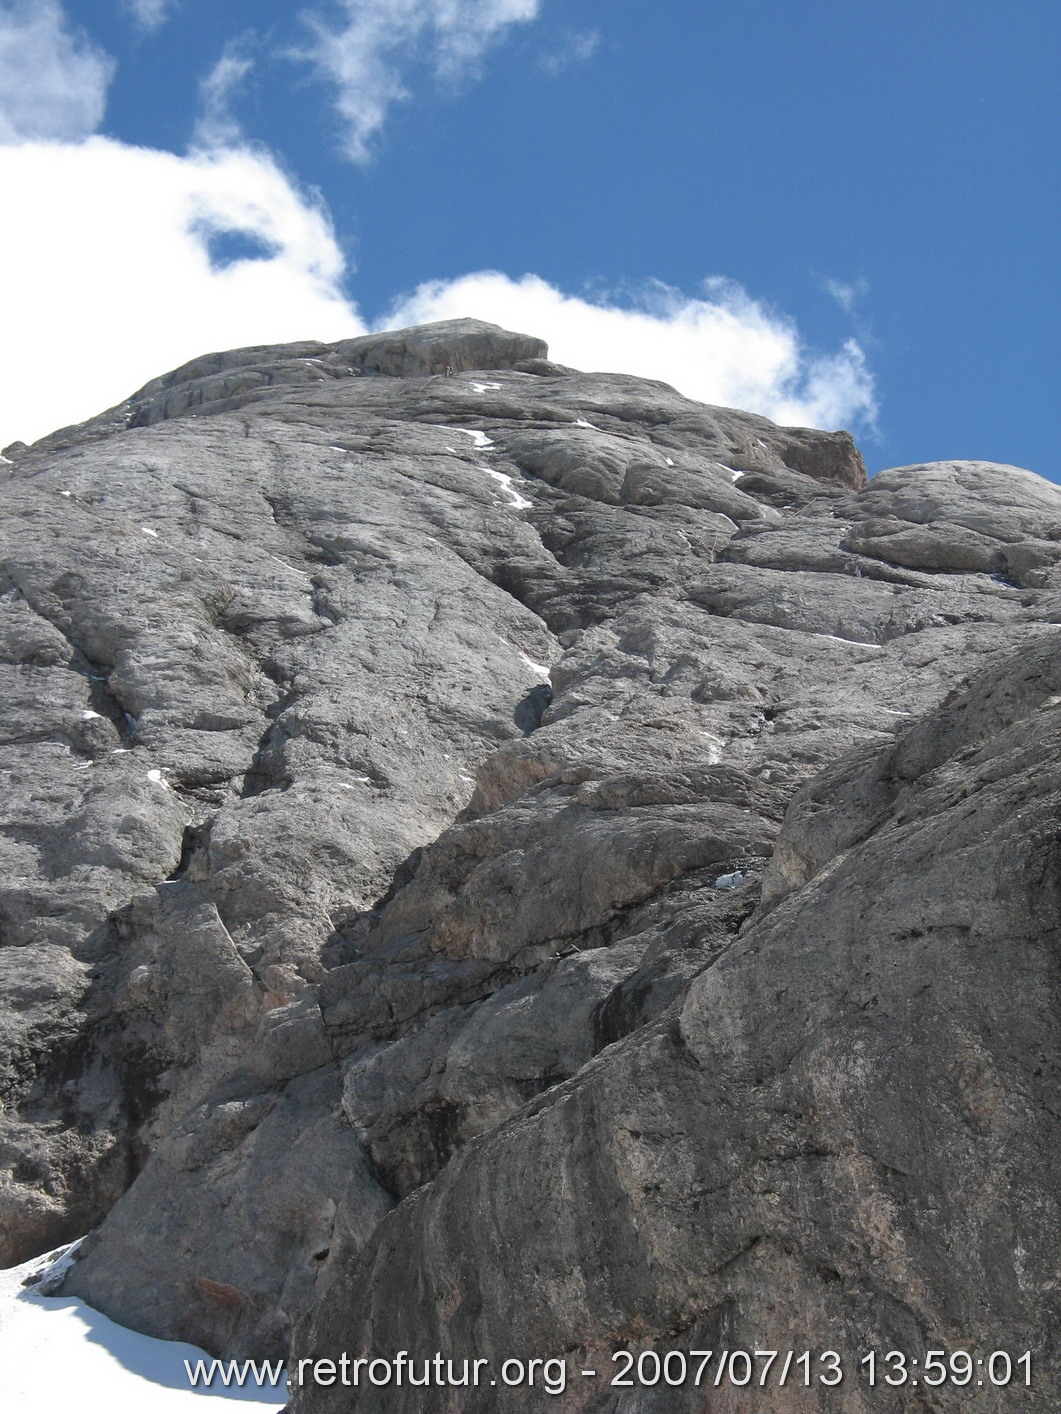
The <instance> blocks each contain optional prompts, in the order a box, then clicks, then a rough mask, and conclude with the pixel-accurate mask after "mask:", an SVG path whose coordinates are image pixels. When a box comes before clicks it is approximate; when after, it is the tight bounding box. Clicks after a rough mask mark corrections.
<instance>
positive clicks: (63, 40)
mask: <svg viewBox="0 0 1061 1414" xmlns="http://www.w3.org/2000/svg"><path fill="white" fill-rule="evenodd" d="M113 73H114V61H113V59H111V58H110V56H109V55H107V54H105V53H104V52H103V51H102V50H101V49H97V48H96V46H95V45H94V44H92V42H91V40H89V39H88V38H87V36H85V35H82V34H79V33H75V32H74V31H73V30H71V29H70V28H68V26H67V23H66V16H65V15H64V13H63V10H62V6H61V5H60V4H59V3H58V0H0V142H3V143H8V142H19V141H21V140H23V139H26V138H46V139H47V138H61V139H72V138H79V137H84V136H86V135H87V134H88V133H91V132H94V131H95V130H96V128H97V127H98V126H99V124H100V123H101V122H102V120H103V113H104V110H105V108H106V104H107V86H108V84H109V83H110V81H111V77H112V75H113Z"/></svg>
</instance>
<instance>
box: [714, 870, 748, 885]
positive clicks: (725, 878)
mask: <svg viewBox="0 0 1061 1414" xmlns="http://www.w3.org/2000/svg"><path fill="white" fill-rule="evenodd" d="M746 877H747V876H746V875H745V874H744V873H743V871H742V870H740V869H734V871H733V873H732V874H720V875H719V876H718V878H717V879H716V880H715V888H716V889H735V888H736V887H737V886H738V884H743V883H744V880H745V878H746Z"/></svg>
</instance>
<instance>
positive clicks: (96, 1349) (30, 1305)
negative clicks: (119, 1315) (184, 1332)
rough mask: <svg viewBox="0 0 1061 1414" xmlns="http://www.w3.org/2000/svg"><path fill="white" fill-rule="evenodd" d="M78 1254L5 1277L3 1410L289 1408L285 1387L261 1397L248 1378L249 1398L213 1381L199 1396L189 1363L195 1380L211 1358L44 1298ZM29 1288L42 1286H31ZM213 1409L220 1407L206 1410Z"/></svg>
mask: <svg viewBox="0 0 1061 1414" xmlns="http://www.w3.org/2000/svg"><path fill="white" fill-rule="evenodd" d="M76 1246H77V1243H74V1244H72V1246H71V1247H67V1248H60V1249H59V1250H58V1251H56V1252H50V1253H48V1254H47V1255H46V1256H44V1257H37V1258H35V1259H34V1260H33V1261H30V1262H24V1263H23V1264H22V1266H19V1267H9V1268H8V1269H7V1270H6V1271H0V1369H2V1370H3V1408H4V1409H5V1410H10V1411H11V1414H196V1411H198V1414H209V1411H210V1409H211V1408H214V1409H215V1410H216V1411H217V1414H221V1410H222V1408H223V1406H222V1405H221V1404H219V1403H217V1401H218V1400H221V1399H228V1400H234V1401H238V1402H239V1405H240V1409H241V1410H247V1411H248V1414H251V1411H255V1410H256V1411H259V1414H266V1411H276V1410H279V1409H282V1408H283V1406H284V1401H285V1397H286V1393H285V1390H284V1386H283V1383H280V1384H279V1385H267V1386H266V1387H265V1388H260V1387H259V1386H257V1385H256V1384H255V1383H254V1380H253V1375H250V1376H249V1377H248V1378H247V1380H246V1381H245V1384H244V1388H243V1389H239V1388H237V1387H235V1386H234V1385H233V1386H232V1387H231V1388H229V1389H225V1388H224V1386H223V1385H222V1384H221V1381H220V1377H219V1376H217V1375H215V1377H214V1382H213V1386H212V1387H211V1388H209V1389H204V1388H201V1387H200V1388H198V1389H193V1388H192V1387H191V1383H190V1381H189V1378H188V1373H187V1370H186V1368H185V1363H184V1362H185V1361H188V1363H189V1365H190V1366H191V1368H192V1370H193V1371H194V1370H195V1369H196V1366H197V1362H198V1361H200V1360H202V1361H204V1362H205V1364H206V1365H207V1366H209V1364H210V1358H211V1357H210V1356H208V1355H207V1354H206V1353H205V1352H204V1351H202V1350H199V1349H198V1348H197V1347H196V1346H194V1345H186V1344H184V1343H183V1342H179V1341H175V1340H153V1339H152V1338H151V1337H150V1336H146V1335H140V1334H138V1333H137V1332H136V1331H131V1330H127V1329H126V1328H125V1327H124V1326H119V1325H116V1324H115V1322H114V1321H111V1320H109V1319H108V1318H107V1317H106V1316H103V1315H101V1314H100V1313H99V1312H98V1311H94V1310H93V1309H92V1307H91V1306H86V1305H85V1303H84V1302H83V1301H79V1300H77V1298H76V1297H69V1296H46V1295H44V1294H43V1292H44V1291H47V1290H48V1289H49V1288H52V1287H53V1285H54V1284H56V1283H57V1282H58V1279H59V1278H60V1277H61V1275H62V1272H63V1270H64V1268H65V1267H66V1266H68V1265H69V1262H70V1255H69V1254H70V1253H71V1252H72V1251H73V1248H75V1247H76ZM27 1278H30V1279H31V1280H32V1279H34V1278H36V1279H37V1280H33V1281H32V1284H31V1285H30V1286H25V1285H23V1283H24V1282H25V1281H26V1280H27ZM241 1363H242V1362H241ZM274 1373H275V1372H274ZM248 1385H249V1386H250V1387H249V1388H248V1387H247V1386H248ZM215 1386H216V1387H215ZM207 1399H209V1400H213V1401H214V1403H213V1405H211V1404H205V1403H204V1402H203V1401H204V1400H207Z"/></svg>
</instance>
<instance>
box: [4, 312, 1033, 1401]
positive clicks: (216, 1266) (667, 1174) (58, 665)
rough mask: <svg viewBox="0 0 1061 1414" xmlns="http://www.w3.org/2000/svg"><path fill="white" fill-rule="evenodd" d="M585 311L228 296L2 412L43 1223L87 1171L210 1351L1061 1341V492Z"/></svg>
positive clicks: (188, 1332)
mask: <svg viewBox="0 0 1061 1414" xmlns="http://www.w3.org/2000/svg"><path fill="white" fill-rule="evenodd" d="M545 354H546V349H545V346H544V345H543V344H542V343H541V341H539V340H536V339H533V338H529V337H527V336H523V335H518V334H510V333H507V332H506V331H503V330H499V329H497V328H496V327H494V326H490V325H482V324H479V323H477V322H475V321H454V322H451V323H448V324H444V325H437V326H427V327H424V328H420V329H415V330H405V331H398V332H396V333H392V334H386V335H378V336H377V335H373V336H370V337H368V338H365V339H360V340H350V341H345V342H343V343H340V344H336V345H330V346H326V345H318V344H305V345H301V344H300V345H288V346H282V347H274V348H258V349H246V350H236V351H232V352H229V353H225V354H216V355H211V356H208V357H205V358H202V359H198V360H195V361H194V362H193V363H191V364H189V365H186V366H185V367H184V368H183V369H180V370H177V371H176V372H175V373H173V374H170V375H167V376H166V377H164V378H160V379H157V380H155V381H154V382H153V383H151V384H149V385H148V386H147V387H146V388H145V389H143V390H141V391H140V392H139V393H137V394H135V395H134V396H133V397H132V398H130V399H128V400H127V401H126V402H125V403H123V404H122V405H120V406H119V407H118V408H115V409H111V410H110V411H109V412H107V413H104V414H102V415H101V416H100V417H99V418H96V419H94V420H92V421H91V422H89V423H86V424H84V425H83V426H82V427H80V428H72V429H64V430H63V431H62V432H60V433H56V434H54V435H53V436H52V437H49V438H46V439H44V441H43V442H41V443H38V444H36V446H34V447H31V448H22V449H18V455H17V456H16V457H13V458H12V464H11V466H10V467H8V468H5V469H4V470H5V473H6V485H5V491H6V515H5V517H4V521H3V526H2V534H3V564H2V576H3V578H2V579H0V591H2V592H0V690H2V691H3V693H4V700H5V704H6V708H7V710H6V712H5V714H4V721H3V724H2V729H0V771H2V772H3V777H4V783H5V815H4V821H3V827H2V831H0V859H2V861H3V866H4V867H3V873H2V883H0V1102H2V1109H0V1261H8V1262H14V1261H18V1260H20V1259H22V1258H24V1257H28V1256H32V1255H33V1254H35V1253H37V1252H40V1251H42V1250H45V1249H47V1248H50V1247H54V1246H55V1245H56V1244H57V1243H58V1242H60V1241H62V1240H64V1239H67V1238H71V1237H74V1236H78V1235H80V1234H81V1233H82V1232H84V1231H86V1230H87V1229H89V1228H92V1227H94V1228H95V1231H94V1232H93V1233H92V1235H91V1236H90V1238H89V1239H88V1241H86V1243H85V1244H84V1245H83V1247H82V1249H81V1251H80V1253H79V1260H78V1261H77V1262H76V1264H75V1265H74V1266H73V1267H72V1268H71V1270H70V1273H69V1274H68V1276H67V1278H66V1281H65V1288H64V1289H65V1290H66V1291H67V1292H69V1293H75V1294H78V1295H81V1296H83V1297H85V1298H86V1299H88V1300H89V1301H90V1302H92V1303H94V1304H95V1305H97V1306H98V1307H99V1308H100V1309H102V1310H104V1311H106V1312H107V1313H108V1314H110V1315H112V1316H114V1317H115V1318H116V1319H118V1320H120V1321H122V1322H124V1323H125V1324H128V1325H131V1326H134V1327H136V1328H139V1329H142V1330H149V1331H151V1332H152V1333H154V1334H158V1335H165V1336H171V1337H179V1338H183V1339H190V1340H194V1341H197V1342H199V1343H201V1344H203V1345H205V1346H206V1347H207V1348H208V1349H210V1350H213V1351H217V1352H219V1353H230V1354H241V1355H250V1354H255V1355H265V1354H269V1355H277V1354H283V1353H285V1352H286V1351H287V1350H288V1348H289V1345H290V1342H291V1340H292V1337H293V1332H294V1337H293V1338H294V1350H295V1354H296V1356H297V1357H300V1358H304V1357H306V1356H313V1355H320V1356H328V1355H329V1354H332V1355H334V1354H337V1353H338V1352H340V1351H342V1350H346V1351H348V1352H350V1353H351V1355H354V1354H366V1353H371V1354H381V1355H391V1354H394V1353H396V1352H397V1350H398V1349H402V1348H405V1349H407V1350H410V1351H413V1352H417V1351H419V1352H422V1353H423V1352H426V1353H428V1354H430V1353H433V1352H434V1351H435V1350H436V1349H438V1350H445V1351H447V1352H449V1353H452V1354H454V1355H459V1356H461V1357H463V1356H464V1355H468V1356H470V1357H485V1358H490V1359H498V1358H503V1357H505V1356H520V1357H522V1358H528V1357H530V1356H532V1355H537V1356H540V1357H546V1356H559V1355H563V1354H565V1352H566V1353H567V1355H568V1356H570V1358H571V1361H572V1368H573V1367H574V1362H575V1361H576V1360H582V1361H583V1362H584V1363H585V1362H588V1361H593V1362H597V1367H598V1368H602V1369H603V1368H610V1361H611V1356H612V1352H613V1351H615V1350H616V1349H619V1348H626V1347H629V1348H630V1349H633V1350H635V1351H640V1350H645V1349H651V1350H656V1351H661V1352H662V1351H666V1350H667V1349H672V1348H673V1349H687V1348H692V1347H696V1348H699V1347H700V1346H703V1345H707V1346H711V1345H715V1346H719V1347H720V1348H721V1347H722V1346H725V1347H726V1348H730V1349H733V1348H743V1346H744V1345H750V1346H752V1347H753V1348H754V1347H756V1346H759V1347H761V1346H763V1345H764V1344H765V1345H766V1346H768V1347H774V1346H776V1347H778V1348H789V1347H792V1348H796V1347H799V1348H804V1347H808V1348H814V1349H819V1348H837V1349H840V1348H841V1346H842V1347H843V1349H844V1350H845V1351H854V1350H857V1349H860V1348H868V1347H872V1348H876V1349H881V1350H884V1349H889V1348H901V1349H906V1350H908V1351H909V1352H910V1353H911V1354H914V1353H916V1352H918V1351H923V1349H924V1348H928V1347H930V1346H932V1345H933V1343H935V1344H938V1345H946V1346H949V1347H950V1348H957V1347H958V1346H961V1345H962V1344H963V1343H965V1342H974V1343H976V1345H977V1349H981V1348H983V1349H985V1350H991V1349H1003V1348H1005V1349H1009V1350H1011V1351H1012V1352H1013V1353H1019V1352H1020V1351H1021V1350H1023V1349H1024V1348H1030V1347H1034V1348H1035V1350H1036V1352H1037V1353H1036V1359H1037V1360H1038V1361H1039V1362H1040V1367H1041V1369H1042V1370H1043V1371H1048V1372H1050V1373H1047V1374H1044V1375H1043V1376H1042V1380H1043V1384H1042V1387H1041V1388H1042V1389H1043V1390H1045V1389H1046V1388H1047V1387H1048V1381H1049V1379H1050V1378H1054V1377H1055V1376H1056V1359H1057V1357H1056V1351H1055V1349H1054V1346H1053V1345H1051V1343H1050V1342H1051V1341H1052V1340H1053V1339H1054V1337H1053V1336H1052V1335H1051V1332H1052V1331H1054V1330H1055V1329H1056V1326H1057V1321H1056V1317H1057V1314H1058V1313H1057V1312H1056V1310H1055V1309H1054V1304H1055V1303H1056V1283H1055V1282H1054V1280H1053V1278H1052V1277H1051V1275H1050V1272H1049V1270H1048V1268H1049V1253H1050V1251H1051V1250H1054V1251H1056V1249H1057V1245H1058V1237H1059V1233H1058V1227H1057V1216H1056V1207H1057V1203H1058V1199H1059V1197H1061V1195H1059V1194H1058V1191H1057V1177H1056V1166H1055V1165H1052V1160H1051V1154H1052V1149H1051V1147H1050V1146H1051V1145H1054V1146H1056V1139H1057V1136H1056V1135H1055V1134H1054V1129H1055V1128H1056V1125H1055V1119H1056V1116H1057V1114H1058V1113H1059V1112H1061V1111H1059V1110H1058V1101H1057V1097H1056V1096H1055V1095H1054V1092H1053V1090H1051V1086H1052V1085H1055V1084H1056V1076H1057V1073H1058V1069H1057V1067H1058V1047H1057V1040H1058V1037H1057V1034H1056V1007H1054V1005H1053V1002H1052V1001H1051V996H1052V993H1051V991H1050V988H1051V987H1052V986H1053V982H1052V981H1051V978H1052V977H1053V973H1052V972H1051V967H1052V966H1053V965H1054V964H1053V963H1052V962H1051V961H1050V959H1051V957H1052V954H1051V952H1050V949H1051V948H1053V946H1054V941H1056V940H1055V938H1054V934H1055V933H1056V904H1057V900H1056V898H1055V894H1056V877H1057V876H1056V863H1057V861H1056V835H1057V783H1056V781H1055V775H1056V771H1057V763H1056V762H1055V759H1054V758H1055V756H1056V752H1057V745H1056V743H1057V736H1056V723H1055V721H1054V718H1055V716H1056V702H1057V698H1058V697H1059V696H1061V689H1059V688H1058V684H1057V682H1056V680H1055V679H1056V677H1057V672H1056V669H1055V664H1056V663H1057V661H1058V657H1057V652H1056V648H1055V643H1056V641H1057V634H1058V632H1059V625H1061V596H1059V594H1058V589H1059V587H1061V581H1059V580H1058V578H1057V576H1058V573H1059V569H1058V566H1059V564H1061V491H1059V490H1058V488H1057V487H1056V486H1053V485H1052V484H1051V483H1049V482H1046V481H1044V480H1042V479H1041V478H1039V477H1036V476H1034V475H1033V474H1032V473H1030V472H1024V471H1020V470H1017V469H1015V468H1009V467H1001V466H994V465H991V464H987V463H939V464H934V465H929V466H925V467H913V468H901V469H899V470H897V471H893V472H885V473H882V474H880V475H879V476H877V477H875V478H874V479H873V480H872V481H871V482H869V483H867V481H866V476H865V469H864V467H863V465H862V461H861V458H860V457H859V455H858V452H857V450H856V449H855V447H854V444H853V443H852V442H851V439H850V438H849V437H848V436H847V434H845V433H820V432H814V431H810V430H807V429H799V428H780V427H776V426H774V425H773V424H771V423H769V422H768V421H766V420H765V419H763V418H759V417H754V416H752V415H749V414H745V413H740V412H735V411H732V410H729V409H721V408H710V407H704V406H701V405H698V404H695V403H692V402H690V401H689V400H687V399H685V398H682V397H681V396H680V395H679V394H677V393H676V392H675V391H674V390H673V389H671V388H668V387H667V386H666V385H664V384H661V383H653V382H650V381H648V380H641V379H635V378H630V377H626V376H619V375H608V374H600V373H589V374H587V373H579V372H577V371H575V370H571V369H567V368H564V367H562V366H560V365H557V364H554V363H550V362H549V361H548V360H547V358H546V357H545ZM1051 1362H1053V1363H1051ZM587 1368H588V1366H587ZM720 1388H721V1387H720ZM754 1393H755V1397H756V1398H760V1396H761V1391H756V1392H754ZM487 1394H489V1398H488V1397H487ZM990 1397H991V1398H994V1396H993V1395H992V1396H990ZM446 1398H447V1400H449V1402H448V1403H447V1404H446V1405H445V1407H446V1408H455V1409H456V1408H459V1409H461V1410H466V1411H469V1414H472V1411H476V1410H479V1409H481V1410H483V1411H487V1410H489V1411H493V1410H495V1409H496V1410H504V1409H507V1408H513V1409H515V1408H527V1409H533V1408H538V1407H545V1405H543V1404H541V1403H540V1401H539V1402H535V1399H536V1396H534V1397H532V1396H531V1395H529V1394H528V1393H527V1391H524V1392H523V1393H522V1394H521V1395H519V1396H518V1397H517V1395H516V1394H515V1393H512V1394H509V1393H506V1392H505V1391H503V1390H502V1391H500V1392H499V1391H498V1390H497V1389H493V1390H490V1391H488V1392H480V1393H479V1394H476V1393H475V1392H474V1391H469V1392H465V1393H464V1394H462V1395H460V1396H459V1397H458V1396H453V1399H450V1397H449V1396H448V1395H447V1396H446ZM711 1398H712V1400H713V1401H714V1402H713V1403H711V1404H710V1405H709V1406H705V1405H704V1404H703V1403H702V1399H701V1396H699V1395H697V1394H695V1393H694V1392H692V1391H691V1390H686V1391H685V1392H684V1393H683V1392H681V1391H676V1390H674V1389H670V1388H668V1389H667V1391H666V1393H665V1396H664V1394H663V1393H662V1392H657V1393H651V1392H649V1391H641V1392H639V1393H638V1392H624V1391H623V1390H622V1389H615V1390H611V1391H608V1390H606V1389H604V1388H603V1386H602V1385H601V1384H600V1382H599V1381H598V1382H593V1381H589V1382H586V1383H585V1384H579V1385H578V1386H577V1388H574V1387H573V1388H572V1389H569V1390H568V1391H567V1393H566V1395H565V1401H566V1402H565V1403H564V1404H563V1406H562V1407H565V1408H569V1409H571V1410H576V1409H585V1410H587V1411H594V1412H595V1414H604V1412H605V1411H610V1414H618V1412H619V1411H627V1410H629V1411H631V1414H632V1411H634V1410H645V1411H647V1410H656V1409H659V1410H663V1409H666V1410H667V1411H668V1414H669V1412H670V1411H681V1410H684V1409H689V1410H690V1411H691V1410H692V1409H694V1408H695V1409H700V1408H702V1407H710V1408H712V1409H718V1410H730V1411H740V1414H749V1411H751V1409H752V1408H753V1405H752V1404H750V1403H748V1402H747V1401H748V1400H749V1399H751V1398H752V1392H749V1393H748V1394H747V1395H745V1394H742V1393H740V1391H739V1390H735V1389H729V1390H722V1391H721V1392H720V1393H718V1394H717V1395H715V1394H714V1393H713V1394H712V1396H711ZM927 1398H929V1397H928V1396H927V1395H926V1394H925V1391H924V1390H923V1389H922V1390H921V1391H920V1392H919V1393H917V1394H916V1395H915V1393H913V1392H912V1391H906V1392H905V1393H901V1394H899V1395H896V1394H895V1393H894V1392H893V1391H892V1390H891V1389H890V1388H889V1390H886V1391H883V1392H882V1391H881V1390H878V1391H877V1392H875V1393H874V1392H872V1391H867V1390H866V1389H856V1388H855V1382H854V1381H853V1380H850V1381H848V1382H847V1384H846V1385H845V1387H844V1389H843V1390H842V1391H840V1392H839V1393H837V1392H831V1391H830V1389H829V1387H821V1388H816V1389H814V1390H813V1391H810V1392H807V1391H800V1390H798V1389H796V1388H793V1389H792V1390H789V1391H787V1392H784V1391H777V1390H774V1391H772V1392H771V1395H770V1403H769V1407H770V1408H771V1409H776V1410H778V1411H781V1410H789V1409H791V1410H793V1411H797V1410H798V1411H800V1414H805V1411H817V1410H822V1411H825V1410H834V1409H835V1410H837V1411H839V1410H843V1411H844V1412H845V1414H851V1412H852V1411H860V1410H863V1409H866V1410H870V1409H882V1410H883V1409H896V1408H902V1409H904V1410H906V1409H909V1410H910V1411H911V1414H913V1411H914V1410H917V1411H919V1412H920V1411H925V1410H928V1409H933V1410H935V1409H939V1410H944V1409H952V1408H954V1409H957V1408H959V1407H962V1406H961V1402H960V1399H958V1395H957V1392H956V1390H955V1389H950V1390H942V1391H940V1392H936V1393H933V1394H932V1395H931V1401H934V1402H929V1403H926V1402H925V1401H926V1399H927ZM349 1399H350V1392H349V1391H347V1392H346V1393H345V1394H344V1393H343V1392H342V1390H341V1389H337V1390H333V1391H329V1390H327V1389H325V1388H324V1387H320V1388H315V1387H312V1386H311V1385H308V1386H307V1387H306V1388H304V1389H303V1390H301V1391H300V1392H299V1393H298V1394H297V1396H296V1399H295V1404H294V1408H295V1409H296V1410H297V1412H298V1414H329V1412H330V1411H332V1410H335V1411H339V1410H344V1411H345V1410H346V1409H347V1408H348V1407H349ZM422 1399H423V1396H422V1394H418V1393H417V1392H415V1391H409V1390H408V1389H405V1390H399V1389H397V1388H390V1389H388V1390H386V1391H383V1390H368V1391H362V1392H361V1394H360V1395H359V1396H358V1406H357V1407H358V1408H359V1409H360V1408H364V1409H366V1410H368V1409H379V1410H380V1411H388V1414H390V1412H391V1411H393V1414H400V1412H401V1411H405V1410H408V1411H410V1414H413V1411H416V1414H420V1411H421V1410H423V1409H425V1408H427V1407H434V1406H429V1405H425V1404H424V1403H423V1402H422ZM897 1399H898V1400H900V1401H905V1402H900V1403H896V1402H895V1401H896V1400H897ZM889 1400H890V1401H891V1402H890V1403H889V1402H888V1401H889ZM418 1401H420V1402H418ZM454 1401H456V1402H454ZM506 1401H507V1402H506ZM660 1401H662V1402H660ZM742 1401H743V1402H742ZM918 1401H920V1402H918ZM948 1401H949V1402H948ZM1036 1401H1038V1402H1036ZM437 1407H440V1408H441V1407H443V1406H442V1405H441V1404H440V1405H438V1406H437ZM548 1407H560V1406H557V1405H554V1404H552V1403H550V1404H549V1405H548ZM754 1407H755V1408H759V1405H755V1406H754ZM983 1407H984V1409H985V1410H994V1409H995V1408H996V1407H997V1408H998V1409H1001V1408H1002V1405H1001V1404H997V1403H996V1404H989V1403H985V1404H984V1406H983ZM1022 1407H1027V1408H1029V1409H1040V1408H1041V1409H1043V1410H1044V1411H1045V1410H1046V1408H1047V1407H1048V1405H1047V1403H1044V1402H1043V1397H1041V1392H1040V1390H1039V1389H1036V1390H1034V1391H1032V1392H1031V1393H1030V1394H1029V1395H1028V1397H1027V1400H1026V1402H1025V1404H1024V1405H1023V1406H1022ZM1049 1407H1050V1408H1052V1405H1050V1406H1049Z"/></svg>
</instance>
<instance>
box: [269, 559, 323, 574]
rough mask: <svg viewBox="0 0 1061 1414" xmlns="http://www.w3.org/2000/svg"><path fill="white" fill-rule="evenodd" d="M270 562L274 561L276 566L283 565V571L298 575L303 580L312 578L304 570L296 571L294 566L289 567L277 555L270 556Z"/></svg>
mask: <svg viewBox="0 0 1061 1414" xmlns="http://www.w3.org/2000/svg"><path fill="white" fill-rule="evenodd" d="M269 558H270V560H275V561H276V563H277V564H278V565H283V567H284V569H285V570H290V571H291V573H292V574H300V575H301V576H302V578H303V579H309V580H312V578H313V576H312V575H311V574H307V573H306V571H305V570H300V569H296V568H295V566H294V565H289V564H288V563H287V561H286V560H282V559H281V558H280V556H279V555H270V556H269Z"/></svg>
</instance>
